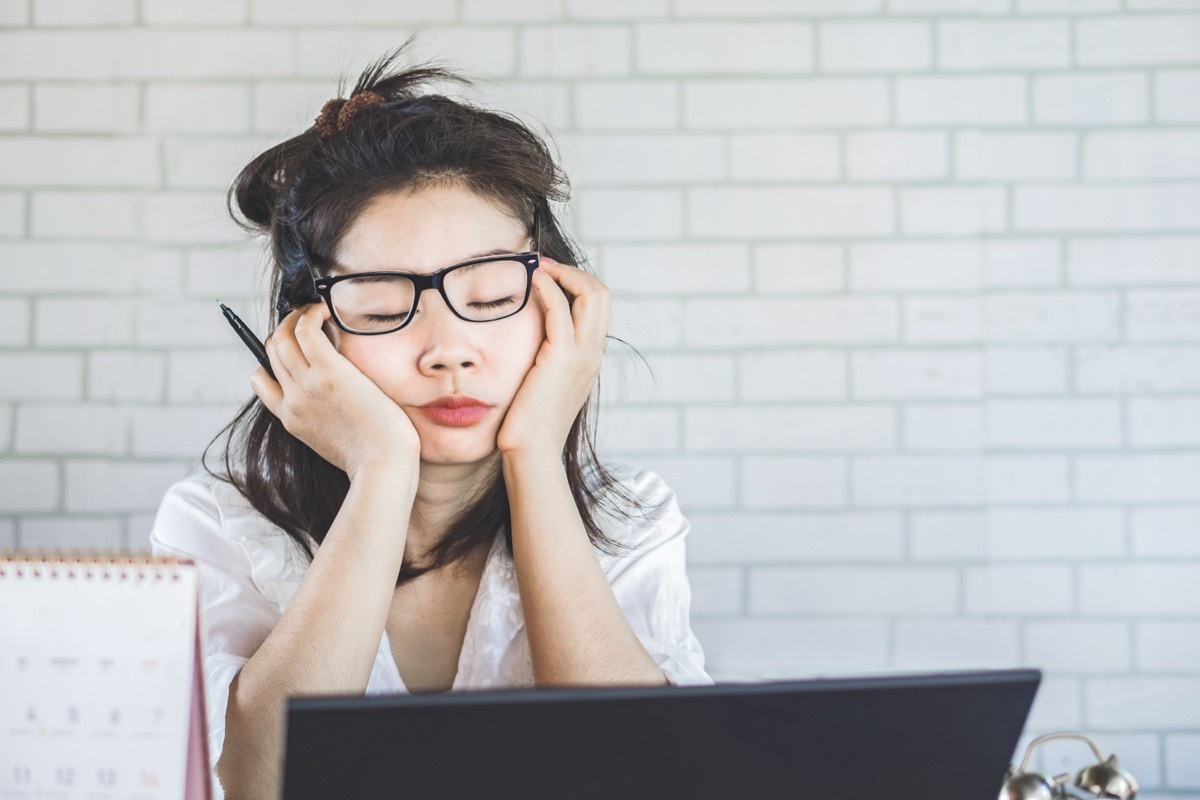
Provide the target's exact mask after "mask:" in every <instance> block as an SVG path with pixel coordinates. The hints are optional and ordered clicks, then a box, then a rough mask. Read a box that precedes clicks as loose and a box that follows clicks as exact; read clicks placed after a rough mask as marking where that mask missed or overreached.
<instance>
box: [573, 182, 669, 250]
mask: <svg viewBox="0 0 1200 800" xmlns="http://www.w3.org/2000/svg"><path fill="white" fill-rule="evenodd" d="M577 208H578V212H577V214H578V218H579V230H580V232H581V233H582V234H583V235H584V236H585V237H586V238H587V239H588V240H590V241H598V240H599V241H603V240H605V239H619V240H622V241H638V240H641V241H646V240H654V239H679V238H681V237H682V236H683V197H682V195H681V193H680V192H679V191H678V190H675V189H585V190H583V191H581V192H580V193H579V200H578V203H577Z"/></svg>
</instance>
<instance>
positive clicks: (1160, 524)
mask: <svg viewBox="0 0 1200 800" xmlns="http://www.w3.org/2000/svg"><path fill="white" fill-rule="evenodd" d="M1129 524H1130V529H1131V547H1132V550H1133V554H1134V555H1136V556H1141V557H1143V558H1173V557H1176V556H1182V557H1185V558H1190V557H1195V556H1200V537H1198V536H1196V532H1197V531H1200V507H1197V506H1178V507H1167V508H1133V509H1131V510H1130V517H1129Z"/></svg>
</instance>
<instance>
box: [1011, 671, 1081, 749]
mask: <svg viewBox="0 0 1200 800" xmlns="http://www.w3.org/2000/svg"><path fill="white" fill-rule="evenodd" d="M1079 686H1080V681H1079V680H1078V679H1076V678H1059V677H1056V676H1053V675H1051V676H1049V677H1044V678H1042V683H1041V685H1040V686H1039V687H1038V692H1037V697H1035V698H1034V700H1033V708H1032V710H1030V712H1029V719H1028V720H1027V721H1026V723H1025V725H1026V728H1028V729H1030V730H1041V731H1061V730H1079V729H1080V728H1082V727H1083V704H1082V701H1081V696H1082V692H1081V691H1080V688H1079ZM1023 755H1024V751H1022V752H1021V753H1020V754H1019V755H1016V756H1015V758H1018V759H1019V758H1020V757H1021V756H1023Z"/></svg>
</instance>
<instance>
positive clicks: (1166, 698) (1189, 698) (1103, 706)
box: [1084, 676, 1200, 779]
mask: <svg viewBox="0 0 1200 800" xmlns="http://www.w3.org/2000/svg"><path fill="white" fill-rule="evenodd" d="M1084 704H1085V707H1086V708H1087V724H1088V728H1089V729H1096V730H1104V729H1113V730H1128V729H1130V728H1135V729H1136V728H1143V729H1147V730H1156V731H1169V730H1180V729H1184V730H1186V729H1192V728H1194V727H1195V725H1196V720H1197V719H1200V681H1197V680H1196V679H1195V678H1194V677H1190V676H1189V677H1165V676H1163V677H1159V676H1145V677H1141V676H1138V677H1133V676H1131V677H1120V678H1093V679H1091V680H1089V681H1087V682H1086V683H1085V684H1084ZM1169 764H1170V762H1169V761H1168V765H1169ZM1169 776H1170V767H1169V766H1168V779H1169Z"/></svg>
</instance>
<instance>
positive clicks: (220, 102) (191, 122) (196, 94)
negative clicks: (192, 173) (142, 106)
mask: <svg viewBox="0 0 1200 800" xmlns="http://www.w3.org/2000/svg"><path fill="white" fill-rule="evenodd" d="M146 130H147V131H153V132H156V133H188V134H192V135H202V134H206V133H245V132H247V131H249V130H250V88H249V86H248V85H247V84H245V83H240V82H239V83H211V84H201V85H197V84H189V83H151V84H149V85H148V86H147V87H146Z"/></svg>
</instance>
